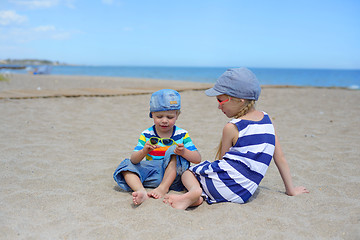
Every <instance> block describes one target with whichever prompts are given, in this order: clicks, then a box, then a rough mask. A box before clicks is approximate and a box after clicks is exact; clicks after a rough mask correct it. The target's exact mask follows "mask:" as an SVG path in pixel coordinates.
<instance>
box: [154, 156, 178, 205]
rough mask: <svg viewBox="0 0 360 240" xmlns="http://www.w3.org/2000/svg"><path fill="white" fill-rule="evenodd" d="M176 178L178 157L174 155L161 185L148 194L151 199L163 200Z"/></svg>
mask: <svg viewBox="0 0 360 240" xmlns="http://www.w3.org/2000/svg"><path fill="white" fill-rule="evenodd" d="M175 178H176V156H175V155H172V156H171V160H170V162H169V164H168V166H167V167H166V169H165V173H164V178H163V180H162V181H161V183H160V185H159V186H158V187H157V188H155V189H154V190H152V191H150V192H149V193H148V196H149V197H153V198H156V199H158V198H162V197H163V196H164V195H165V194H166V193H167V192H168V191H169V188H170V186H171V184H172V183H173V182H174V180H175Z"/></svg>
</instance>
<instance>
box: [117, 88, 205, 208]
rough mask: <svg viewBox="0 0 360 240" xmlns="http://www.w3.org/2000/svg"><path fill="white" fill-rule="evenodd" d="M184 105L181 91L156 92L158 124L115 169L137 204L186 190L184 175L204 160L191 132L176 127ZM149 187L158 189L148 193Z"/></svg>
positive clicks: (152, 102) (153, 112) (153, 101)
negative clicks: (151, 198) (191, 167)
mask: <svg viewBox="0 0 360 240" xmlns="http://www.w3.org/2000/svg"><path fill="white" fill-rule="evenodd" d="M180 105H181V99H180V94H179V93H178V92H177V91H175V90H172V89H162V90H159V91H157V92H155V93H153V94H152V96H151V99H150V114H149V116H150V117H151V118H153V119H154V125H153V126H152V127H150V128H148V129H146V130H144V131H143V132H142V133H141V135H140V138H139V141H138V144H137V146H136V147H135V149H134V152H133V153H132V154H131V157H130V159H125V160H124V161H122V162H121V163H120V165H119V166H118V167H117V169H116V170H115V173H114V179H115V181H116V182H117V183H118V185H119V186H120V187H121V188H122V189H124V190H126V191H130V190H133V191H134V192H133V193H132V196H133V202H134V204H135V205H139V204H141V203H143V202H144V201H145V200H146V199H148V198H149V197H153V198H156V199H158V198H162V197H163V196H164V195H165V194H166V193H167V192H168V191H169V189H171V190H176V191H182V190H183V189H184V187H183V185H182V183H181V180H180V176H181V175H182V173H183V172H184V171H185V170H187V169H188V168H189V166H190V163H189V162H192V163H195V164H196V163H200V162H201V156H200V154H199V153H198V151H197V149H196V147H195V145H194V144H193V143H192V141H191V138H190V137H189V134H188V132H187V131H186V130H184V129H181V128H179V127H177V126H175V122H176V120H177V118H178V116H179V114H180ZM144 158H145V160H144V161H143V159H144ZM145 188H154V189H153V190H152V191H150V192H146V190H145Z"/></svg>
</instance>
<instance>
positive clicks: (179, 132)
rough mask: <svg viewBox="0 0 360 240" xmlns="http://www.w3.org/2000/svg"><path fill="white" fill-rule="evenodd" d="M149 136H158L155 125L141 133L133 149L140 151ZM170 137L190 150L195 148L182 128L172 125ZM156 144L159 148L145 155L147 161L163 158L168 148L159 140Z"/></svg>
mask: <svg viewBox="0 0 360 240" xmlns="http://www.w3.org/2000/svg"><path fill="white" fill-rule="evenodd" d="M151 137H159V135H158V134H157V133H156V130H155V126H152V127H150V128H148V129H146V130H144V131H143V132H142V133H141V135H140V137H139V141H138V144H137V145H136V146H135V149H134V151H140V150H141V149H143V148H144V146H145V143H146V142H147V141H149V139H150V138H151ZM170 138H171V139H173V140H174V141H175V142H176V143H177V144H180V143H182V144H184V147H185V148H187V149H189V150H190V151H196V150H197V149H196V147H195V145H194V144H193V142H192V140H191V138H190V136H189V133H188V132H187V131H186V130H184V129H182V128H179V127H177V126H174V131H173V134H172V136H171V137H170ZM158 145H159V146H160V147H159V148H156V149H154V150H153V151H151V152H149V153H148V154H147V155H146V157H145V159H146V160H147V161H152V160H164V156H165V152H166V151H167V150H168V149H169V146H165V145H163V144H162V143H161V142H159V143H158Z"/></svg>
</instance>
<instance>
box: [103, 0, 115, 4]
mask: <svg viewBox="0 0 360 240" xmlns="http://www.w3.org/2000/svg"><path fill="white" fill-rule="evenodd" d="M102 2H103V3H105V4H108V5H111V4H113V3H114V0H102Z"/></svg>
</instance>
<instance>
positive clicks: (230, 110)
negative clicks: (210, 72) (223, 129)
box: [216, 94, 244, 118]
mask: <svg viewBox="0 0 360 240" xmlns="http://www.w3.org/2000/svg"><path fill="white" fill-rule="evenodd" d="M216 98H217V100H218V102H219V106H218V108H219V109H220V110H221V111H222V112H223V113H224V114H225V115H226V116H227V117H228V118H231V117H233V116H235V115H236V114H238V113H239V112H240V110H241V109H242V107H243V105H244V100H243V99H233V98H232V97H229V96H228V95H224V94H223V95H219V96H216Z"/></svg>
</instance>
